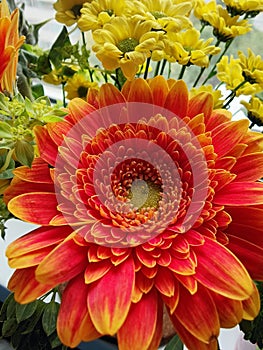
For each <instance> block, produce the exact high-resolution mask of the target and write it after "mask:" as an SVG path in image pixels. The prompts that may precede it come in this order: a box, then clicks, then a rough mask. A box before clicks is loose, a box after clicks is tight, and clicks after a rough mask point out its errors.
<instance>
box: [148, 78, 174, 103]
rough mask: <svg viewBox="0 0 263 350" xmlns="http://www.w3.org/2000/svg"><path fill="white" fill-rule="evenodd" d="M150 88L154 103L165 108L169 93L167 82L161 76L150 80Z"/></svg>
mask: <svg viewBox="0 0 263 350" xmlns="http://www.w3.org/2000/svg"><path fill="white" fill-rule="evenodd" d="M149 86H150V88H151V90H152V95H153V101H154V104H156V105H157V106H163V105H164V103H165V100H166V97H167V94H168V92H169V87H168V84H167V81H166V80H165V79H164V77H163V76H161V75H159V76H157V77H155V78H153V79H150V80H149Z"/></svg>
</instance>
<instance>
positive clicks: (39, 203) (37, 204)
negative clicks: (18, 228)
mask: <svg viewBox="0 0 263 350" xmlns="http://www.w3.org/2000/svg"><path fill="white" fill-rule="evenodd" d="M8 210H9V211H10V212H11V213H13V214H14V215H15V216H16V217H18V218H19V219H21V220H24V221H27V222H31V223H33V224H38V225H48V224H49V223H50V221H51V220H52V218H53V217H55V216H56V215H59V214H60V213H59V211H58V210H57V198H56V194H55V193H48V192H35V193H24V194H21V195H20V196H17V197H15V198H13V199H11V200H10V202H9V203H8Z"/></svg>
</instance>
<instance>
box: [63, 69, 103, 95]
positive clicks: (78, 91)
mask: <svg viewBox="0 0 263 350" xmlns="http://www.w3.org/2000/svg"><path fill="white" fill-rule="evenodd" d="M97 88H98V84H97V83H96V82H91V81H90V80H89V74H88V72H86V71H79V72H76V73H75V74H74V75H73V76H72V78H69V79H68V81H67V83H66V85H65V88H64V89H65V91H66V92H67V96H66V97H67V99H69V100H72V99H73V98H75V97H79V98H82V99H84V100H86V96H87V93H88V90H89V89H97Z"/></svg>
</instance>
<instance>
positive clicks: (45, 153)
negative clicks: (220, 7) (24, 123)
mask: <svg viewBox="0 0 263 350" xmlns="http://www.w3.org/2000/svg"><path fill="white" fill-rule="evenodd" d="M34 132H35V137H36V142H37V146H38V149H39V153H40V156H41V158H42V159H43V160H44V161H45V162H47V163H48V164H50V165H52V166H55V164H56V158H57V152H58V147H57V145H56V144H55V143H54V142H53V141H52V139H51V138H50V136H49V133H48V131H47V129H46V128H45V127H44V126H39V125H37V126H35V127H34Z"/></svg>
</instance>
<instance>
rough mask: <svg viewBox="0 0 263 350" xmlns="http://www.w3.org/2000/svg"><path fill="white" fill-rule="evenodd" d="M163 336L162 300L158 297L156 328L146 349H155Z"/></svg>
mask: <svg viewBox="0 0 263 350" xmlns="http://www.w3.org/2000/svg"><path fill="white" fill-rule="evenodd" d="M162 336H163V302H162V300H161V299H160V298H158V309H157V320H156V328H155V331H154V334H153V338H152V341H151V343H150V345H149V347H148V348H147V350H156V349H157V348H158V346H159V345H160V342H161V339H162Z"/></svg>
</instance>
